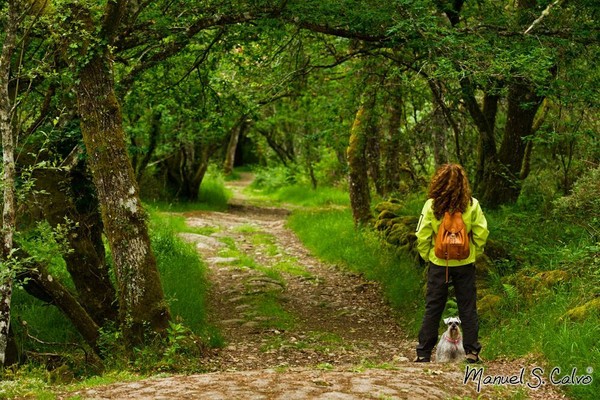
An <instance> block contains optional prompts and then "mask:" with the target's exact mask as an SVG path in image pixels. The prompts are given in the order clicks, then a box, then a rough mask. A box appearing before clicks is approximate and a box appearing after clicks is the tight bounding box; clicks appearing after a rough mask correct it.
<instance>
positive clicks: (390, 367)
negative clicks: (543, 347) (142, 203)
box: [78, 175, 563, 399]
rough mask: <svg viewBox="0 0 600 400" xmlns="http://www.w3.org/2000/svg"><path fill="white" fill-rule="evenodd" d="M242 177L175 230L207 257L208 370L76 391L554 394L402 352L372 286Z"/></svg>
mask: <svg viewBox="0 0 600 400" xmlns="http://www.w3.org/2000/svg"><path fill="white" fill-rule="evenodd" d="M249 180H250V177H249V176H247V175H246V176H244V177H243V179H242V180H241V181H238V182H234V183H231V184H230V187H231V188H232V190H233V191H234V193H235V195H234V197H233V199H232V201H231V207H230V210H229V211H228V212H226V213H219V212H192V213H186V214H185V216H186V219H187V223H188V225H189V226H191V227H195V228H197V230H198V231H201V232H203V233H202V234H199V233H194V234H191V233H190V234H183V235H182V236H183V238H184V239H185V240H187V241H189V242H192V243H195V245H196V247H197V249H198V252H199V254H200V255H201V257H202V258H203V259H204V260H205V262H206V263H207V265H208V266H209V269H210V276H209V278H210V280H211V282H212V284H213V287H212V290H211V294H210V299H209V304H210V309H211V310H212V319H213V321H212V322H213V323H214V324H215V325H216V326H217V327H219V328H220V330H221V332H222V333H223V335H224V337H225V340H226V342H227V345H226V347H225V348H223V349H220V350H219V351H216V352H215V354H214V355H213V356H212V357H210V358H208V359H206V360H202V361H201V363H202V364H203V366H204V367H205V368H206V370H207V371H212V372H210V373H206V374H201V375H191V376H173V377H168V378H160V379H148V380H143V381H139V382H133V383H122V384H115V385H111V386H106V387H98V388H94V389H90V390H86V391H84V392H79V393H78V395H79V396H81V398H90V399H91V398H93V399H109V398H136V399H159V398H160V399H184V398H188V399H196V398H198V399H447V398H490V399H492V398H493V399H496V398H514V397H515V396H522V397H528V396H529V397H531V398H538V399H552V398H555V399H558V398H563V397H562V395H561V394H560V393H559V392H558V391H556V388H554V387H552V386H549V385H543V386H541V388H540V389H539V390H534V391H528V390H526V385H525V384H520V385H516V386H510V385H503V386H500V387H492V386H491V385H482V390H481V393H478V392H477V390H476V384H475V383H474V382H470V383H468V384H466V385H465V384H463V380H464V376H465V365H464V364H454V365H444V364H435V363H432V364H429V365H422V364H414V363H411V362H410V361H409V359H412V357H413V356H414V346H415V343H414V340H413V339H414V338H407V337H406V336H405V335H404V334H403V332H402V329H401V326H400V325H399V323H398V319H397V318H396V315H395V313H394V311H393V310H392V309H390V307H389V306H388V305H387V304H386V303H385V301H384V299H383V297H382V295H381V291H380V288H379V286H378V285H377V284H375V283H373V282H367V281H365V280H364V279H363V278H362V277H360V276H358V275H355V274H351V273H348V272H346V271H343V270H341V269H339V268H337V267H336V266H333V265H327V264H324V263H322V262H320V261H319V260H317V259H316V258H315V257H313V256H312V255H311V254H310V253H309V252H308V251H307V250H306V249H305V248H304V247H303V246H302V244H301V243H300V241H299V240H298V238H297V237H296V236H295V235H294V234H293V233H292V232H291V231H290V230H289V229H287V228H286V227H285V220H286V217H287V215H288V213H289V212H288V211H287V210H285V209H281V208H266V207H257V206H256V205H251V199H248V198H247V197H246V196H244V194H243V193H242V189H243V188H244V187H245V186H246V185H247V184H248V183H249ZM529 364H531V363H526V361H524V360H520V361H512V362H505V363H501V362H494V363H489V364H488V363H486V370H485V375H492V374H495V375H515V374H517V375H518V374H519V372H520V369H521V368H531V365H529ZM525 374H529V370H527V372H525ZM527 379H528V375H526V376H525V380H526V381H525V383H527ZM533 383H536V381H533Z"/></svg>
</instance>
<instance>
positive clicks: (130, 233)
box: [77, 55, 170, 342]
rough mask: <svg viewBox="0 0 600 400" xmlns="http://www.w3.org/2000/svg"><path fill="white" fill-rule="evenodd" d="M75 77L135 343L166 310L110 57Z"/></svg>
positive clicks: (123, 308) (157, 325) (165, 317)
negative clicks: (144, 328) (148, 324)
mask: <svg viewBox="0 0 600 400" xmlns="http://www.w3.org/2000/svg"><path fill="white" fill-rule="evenodd" d="M78 77H79V85H78V86H77V103H78V109H79V114H80V117H81V131H82V134H83V140H84V143H85V147H86V150H87V154H88V162H89V166H90V169H91V171H92V177H93V181H94V185H95V186H96V190H97V193H98V200H99V202H100V209H101V212H102V221H103V223H104V233H105V234H106V237H107V239H108V243H109V245H110V248H111V251H112V257H113V261H114V268H115V276H116V278H117V285H118V293H119V305H120V313H121V321H122V323H124V329H125V332H127V333H128V335H129V339H130V340H132V341H134V342H137V341H140V340H141V339H142V335H143V325H144V323H145V322H149V323H150V326H151V327H152V328H153V329H154V330H156V331H163V330H165V329H166V328H167V326H168V321H169V317H170V316H169V310H168V307H167V304H166V302H165V299H164V294H163V290H162V287H161V284H160V277H159V274H158V270H157V267H156V259H155V258H154V254H153V253H152V249H151V247H150V238H149V236H148V229H147V226H146V214H145V212H144V210H143V209H142V204H141V201H140V199H139V191H138V187H137V183H136V181H135V178H134V173H133V168H132V166H131V162H130V160H129V157H128V154H127V148H126V145H125V135H124V131H123V125H122V124H123V120H122V116H121V110H120V106H119V103H118V101H117V98H116V96H115V91H114V86H113V85H114V83H113V75H112V71H111V68H110V61H109V60H108V57H107V56H102V55H96V56H94V57H93V58H92V59H91V60H90V61H89V62H88V63H87V64H86V65H85V66H83V67H82V68H81V69H80V70H79V74H78Z"/></svg>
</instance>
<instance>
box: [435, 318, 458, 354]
mask: <svg viewBox="0 0 600 400" xmlns="http://www.w3.org/2000/svg"><path fill="white" fill-rule="evenodd" d="M444 324H446V325H447V326H448V330H446V332H444V334H443V335H442V338H441V339H440V342H439V343H438V345H437V350H436V352H435V358H436V361H437V362H458V361H463V360H464V359H465V349H464V347H463V340H462V333H461V331H460V319H459V318H458V317H452V318H446V319H444Z"/></svg>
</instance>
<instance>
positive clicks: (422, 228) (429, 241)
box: [417, 198, 490, 267]
mask: <svg viewBox="0 0 600 400" xmlns="http://www.w3.org/2000/svg"><path fill="white" fill-rule="evenodd" d="M462 217H463V222H464V223H465V226H466V229H467V232H472V235H471V240H470V243H469V247H470V252H469V258H467V259H464V260H448V264H447V265H448V266H450V267H456V266H459V265H467V264H471V263H473V262H475V258H477V256H478V255H480V254H482V253H483V246H485V242H486V240H487V237H488V234H489V233H490V232H489V231H488V229H487V221H486V219H485V216H484V215H483V211H482V210H481V206H480V205H479V202H478V201H477V199H475V198H473V201H472V203H471V204H470V205H469V206H468V207H467V209H466V210H465V212H464V213H463V215H462ZM440 223H441V220H438V219H436V218H435V215H434V214H433V199H429V200H427V201H426V202H425V205H424V206H423V211H422V212H421V218H419V224H418V225H417V249H418V250H419V254H421V257H423V259H424V260H425V261H430V262H432V263H433V264H435V265H441V266H446V260H445V259H441V258H437V257H436V256H435V252H434V246H435V236H436V235H437V232H438V228H439V227H440Z"/></svg>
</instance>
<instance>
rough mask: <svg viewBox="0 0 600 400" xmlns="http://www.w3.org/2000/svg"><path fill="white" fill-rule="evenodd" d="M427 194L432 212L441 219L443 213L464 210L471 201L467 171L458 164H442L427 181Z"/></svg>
mask: <svg viewBox="0 0 600 400" xmlns="http://www.w3.org/2000/svg"><path fill="white" fill-rule="evenodd" d="M428 196H429V198H430V199H433V214H434V215H435V217H436V218H437V219H442V217H443V216H444V213H446V212H450V213H453V212H455V211H460V212H465V210H466V209H467V207H468V206H469V204H470V203H471V201H472V198H471V187H470V186H469V180H468V178H467V173H466V172H465V170H464V169H463V167H461V166H460V165H458V164H444V165H442V166H441V167H440V168H439V169H438V170H437V171H436V173H435V175H434V176H433V178H431V182H430V183H429V192H428Z"/></svg>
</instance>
